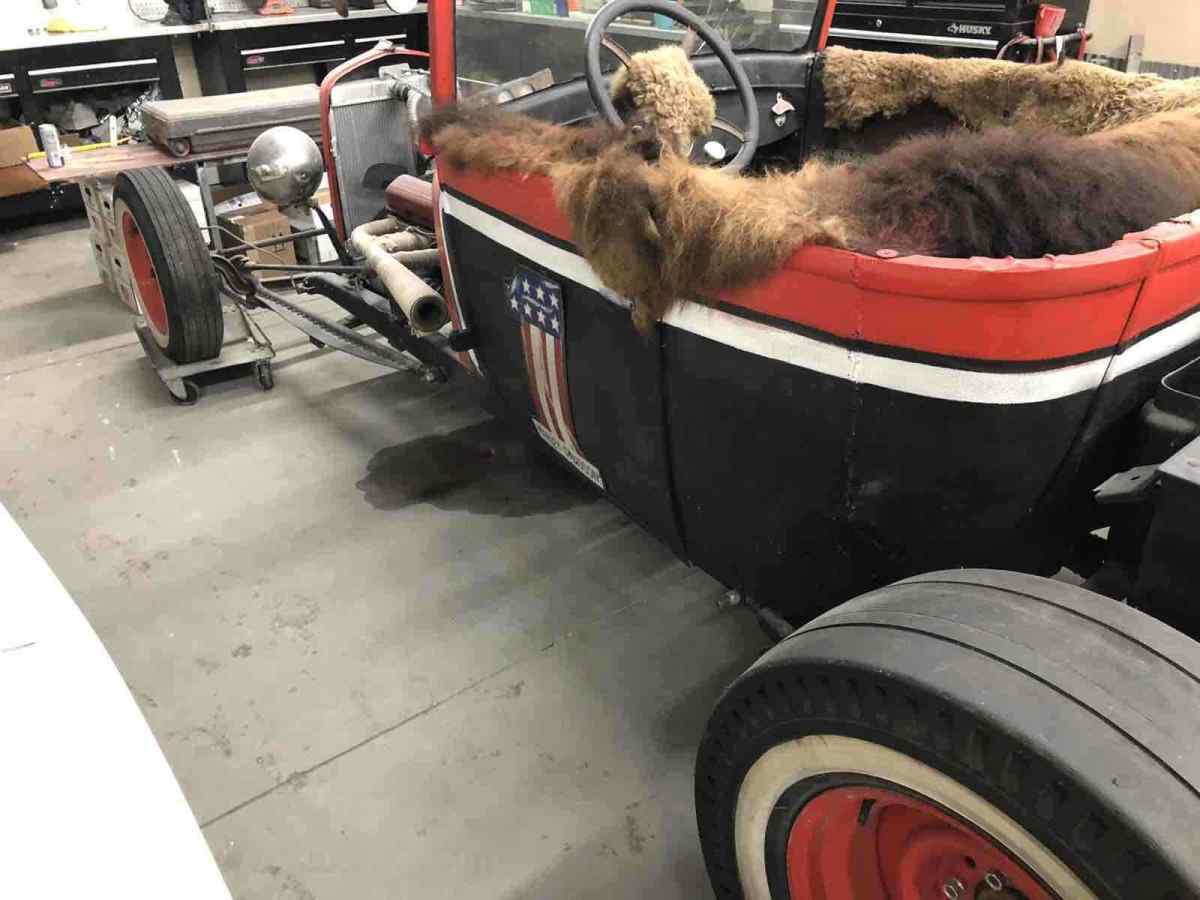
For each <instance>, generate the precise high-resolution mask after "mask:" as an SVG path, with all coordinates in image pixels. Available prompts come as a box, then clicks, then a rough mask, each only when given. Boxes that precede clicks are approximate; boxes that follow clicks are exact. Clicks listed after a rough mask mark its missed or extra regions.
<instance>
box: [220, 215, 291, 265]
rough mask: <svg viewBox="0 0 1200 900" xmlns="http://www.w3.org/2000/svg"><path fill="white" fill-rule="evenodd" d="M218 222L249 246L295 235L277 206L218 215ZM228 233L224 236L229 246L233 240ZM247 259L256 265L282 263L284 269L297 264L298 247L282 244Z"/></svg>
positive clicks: (256, 252) (254, 252)
mask: <svg viewBox="0 0 1200 900" xmlns="http://www.w3.org/2000/svg"><path fill="white" fill-rule="evenodd" d="M217 221H218V222H220V224H221V225H222V227H224V228H227V229H228V230H229V232H232V233H233V234H235V235H237V236H238V238H240V239H241V240H243V241H245V242H247V243H257V242H259V241H268V240H270V239H271V238H277V237H286V236H287V235H289V234H291V233H292V228H291V225H290V224H289V223H288V220H287V217H286V216H284V215H283V213H281V212H280V211H279V210H277V209H275V208H274V207H267V206H262V207H251V208H249V209H243V210H239V211H237V212H236V213H232V214H229V215H224V216H218V217H217ZM229 232H225V233H223V235H222V238H223V240H225V241H226V243H227V244H228V243H229V242H230V241H232V240H233V239H232V238H231V237H230V235H229ZM246 257H247V258H248V259H249V260H250V261H251V262H256V263H279V264H281V265H285V266H294V265H296V248H295V246H294V245H293V244H279V245H277V246H274V247H268V248H267V249H265V250H250V251H248V252H247V253H246Z"/></svg>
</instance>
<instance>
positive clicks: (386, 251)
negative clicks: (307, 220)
mask: <svg viewBox="0 0 1200 900" xmlns="http://www.w3.org/2000/svg"><path fill="white" fill-rule="evenodd" d="M403 228H404V225H402V224H401V222H400V221H399V220H398V219H395V218H392V217H391V216H389V217H388V218H386V219H379V220H377V221H375V222H368V223H366V224H365V225H360V226H358V227H357V228H355V229H354V231H353V233H351V235H350V244H351V245H352V246H353V247H354V249H355V250H357V251H358V252H359V253H361V254H362V255H363V256H364V257H365V258H366V261H367V265H368V266H370V267H371V269H372V270H373V271H374V272H375V274H376V275H377V276H378V278H379V280H380V281H382V282H383V285H384V287H386V288H387V291H388V293H389V294H391V295H392V299H393V300H395V301H396V304H397V305H398V306H399V307H400V309H401V311H403V313H404V315H405V317H406V318H407V319H408V323H409V325H411V326H412V330H413V333H414V334H432V333H433V332H435V331H437V330H439V329H440V328H441V327H442V326H443V325H445V324H446V323H447V322H449V321H450V310H449V308H448V307H447V306H446V301H445V299H444V298H443V297H442V295H441V294H439V293H438V292H437V291H435V290H434V289H433V288H431V287H430V286H429V285H427V284H426V283H425V282H424V281H422V280H421V279H420V278H419V277H417V276H416V275H414V274H413V272H412V270H410V269H409V268H408V266H406V265H405V264H404V263H403V262H402V261H401V260H402V258H403V256H402V254H404V253H411V252H413V251H418V252H419V251H424V250H427V249H429V246H428V245H429V244H430V243H431V242H430V241H429V239H428V238H426V237H425V236H424V235H421V234H419V233H417V232H414V231H402V230H401V229H403ZM393 253H395V254H400V255H398V256H393V255H392V254H393ZM422 261H423V260H422ZM414 262H416V260H414Z"/></svg>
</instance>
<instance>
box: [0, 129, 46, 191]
mask: <svg viewBox="0 0 1200 900" xmlns="http://www.w3.org/2000/svg"><path fill="white" fill-rule="evenodd" d="M37 149H38V146H37V139H36V138H35V137H34V135H33V129H32V128H30V127H28V126H27V125H14V124H12V123H8V124H2V123H0V197H15V196H17V195H18V194H28V193H30V192H32V191H41V190H45V189H46V182H44V181H42V178H41V176H40V175H38V174H37V173H36V172H34V171H33V169H31V168H29V166H27V165H25V160H26V158H27V157H28V156H29V154H30V153H37Z"/></svg>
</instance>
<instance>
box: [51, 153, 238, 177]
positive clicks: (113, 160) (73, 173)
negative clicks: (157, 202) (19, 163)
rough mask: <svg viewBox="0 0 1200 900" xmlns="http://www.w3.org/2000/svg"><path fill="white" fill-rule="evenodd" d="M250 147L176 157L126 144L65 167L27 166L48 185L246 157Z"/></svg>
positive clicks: (74, 157) (78, 158)
mask: <svg viewBox="0 0 1200 900" xmlns="http://www.w3.org/2000/svg"><path fill="white" fill-rule="evenodd" d="M246 153H247V148H244V147H243V148H240V149H233V150H212V151H209V152H208V153H191V154H188V155H187V156H172V155H171V154H169V153H164V152H163V151H162V150H160V149H158V147H155V146H154V145H153V144H125V145H124V146H121V147H111V148H108V147H106V148H104V149H102V150H88V151H86V152H83V153H78V152H77V153H75V154H73V155H72V158H71V161H70V163H68V164H67V165H66V166H64V167H63V168H61V169H52V168H50V165H49V163H47V162H46V160H45V159H44V158H43V159H32V160H30V161H29V162H28V163H27V165H28V166H29V168H31V169H33V171H34V172H35V173H36V174H37V175H38V176H39V177H40V178H41V179H42V180H43V181H45V182H46V183H47V184H57V183H59V182H75V181H85V180H87V179H89V178H111V177H112V176H114V175H118V174H120V173H121V172H126V171H129V170H130V169H153V168H158V167H170V166H183V165H187V164H188V163H197V162H214V161H216V160H231V161H232V160H236V159H239V158H241V157H244V156H245V155H246Z"/></svg>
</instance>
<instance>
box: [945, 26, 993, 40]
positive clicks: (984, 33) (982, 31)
mask: <svg viewBox="0 0 1200 900" xmlns="http://www.w3.org/2000/svg"><path fill="white" fill-rule="evenodd" d="M946 30H947V31H948V32H950V33H951V34H977V35H980V36H981V37H991V36H992V26H991V25H960V24H959V23H958V22H952V23H950V27H949V28H947V29H946Z"/></svg>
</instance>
